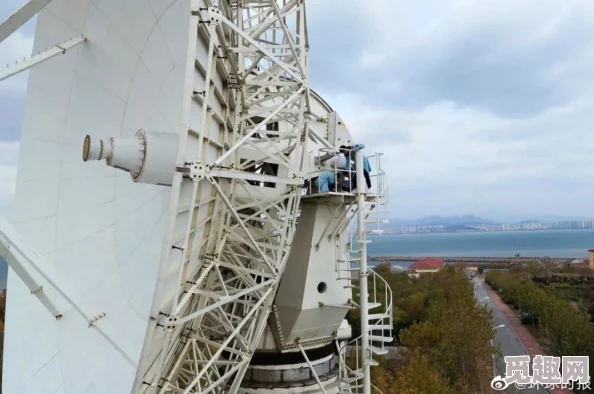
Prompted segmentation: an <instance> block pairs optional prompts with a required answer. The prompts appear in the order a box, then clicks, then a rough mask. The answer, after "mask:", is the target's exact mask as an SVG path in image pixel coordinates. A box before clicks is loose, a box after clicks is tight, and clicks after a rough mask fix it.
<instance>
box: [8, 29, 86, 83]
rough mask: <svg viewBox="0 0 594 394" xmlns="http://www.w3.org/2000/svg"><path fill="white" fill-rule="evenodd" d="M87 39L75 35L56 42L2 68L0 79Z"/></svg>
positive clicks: (19, 71) (41, 61) (52, 56)
mask: <svg viewBox="0 0 594 394" xmlns="http://www.w3.org/2000/svg"><path fill="white" fill-rule="evenodd" d="M86 40H87V39H86V38H85V37H82V36H80V37H75V38H72V39H70V40H68V41H66V42H63V43H60V44H56V45H54V46H53V47H52V48H50V49H48V50H47V51H43V52H41V53H39V54H37V55H35V56H33V57H32V58H30V59H28V60H25V61H24V62H22V63H18V64H16V65H14V66H12V67H10V68H9V69H8V70H4V71H2V72H0V81H2V80H4V79H6V78H10V77H12V76H15V75H17V74H19V73H22V72H23V71H26V70H28V69H30V68H31V67H34V66H36V65H38V64H41V63H43V62H45V61H46V60H50V59H52V58H54V57H56V56H59V55H63V54H65V53H66V52H67V51H68V50H69V49H71V48H74V47H75V46H77V45H78V44H80V43H82V42H85V41H86Z"/></svg>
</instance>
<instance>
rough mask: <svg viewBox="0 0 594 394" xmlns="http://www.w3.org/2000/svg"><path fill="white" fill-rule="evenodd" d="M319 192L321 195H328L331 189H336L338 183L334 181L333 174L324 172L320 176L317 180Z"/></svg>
mask: <svg viewBox="0 0 594 394" xmlns="http://www.w3.org/2000/svg"><path fill="white" fill-rule="evenodd" d="M316 183H317V186H318V190H319V192H320V193H328V192H330V189H331V188H332V189H333V188H335V186H336V182H335V179H334V173H333V172H323V173H321V174H320V176H319V177H318V179H317V180H316Z"/></svg>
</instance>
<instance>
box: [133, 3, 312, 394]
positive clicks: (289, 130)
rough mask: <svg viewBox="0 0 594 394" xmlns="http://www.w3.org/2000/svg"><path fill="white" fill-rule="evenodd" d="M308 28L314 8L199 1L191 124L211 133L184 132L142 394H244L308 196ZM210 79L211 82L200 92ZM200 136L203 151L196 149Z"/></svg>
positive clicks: (189, 94) (189, 87) (140, 381)
mask: <svg viewBox="0 0 594 394" xmlns="http://www.w3.org/2000/svg"><path fill="white" fill-rule="evenodd" d="M305 24H306V21H305V6H304V1H303V0H292V1H289V0H284V1H280V0H279V1H276V0H272V1H266V0H258V1H248V0H244V1H242V0H239V1H237V2H231V1H230V0H226V1H221V2H219V1H212V2H206V3H204V2H203V1H198V0H193V1H192V18H191V24H190V25H191V28H190V30H191V31H190V40H189V46H188V71H187V77H186V93H185V97H184V100H185V105H184V108H183V114H182V116H183V117H184V118H185V122H186V123H185V124H186V125H189V124H190V119H189V118H190V116H191V110H190V106H191V103H192V101H194V102H198V103H200V104H201V111H202V114H201V117H200V120H201V123H202V124H201V127H200V128H199V130H197V132H196V131H193V130H192V129H190V127H185V128H184V127H182V129H181V130H180V138H179V145H178V157H177V167H178V168H177V172H176V174H175V177H174V182H173V185H172V193H171V195H172V197H171V204H170V216H169V229H168V231H167V233H168V234H170V235H169V239H167V240H166V241H165V245H164V249H163V250H164V253H163V256H162V262H161V267H160V273H159V281H158V286H157V290H156V294H155V299H154V303H153V310H152V312H151V318H152V324H151V325H150V326H149V329H148V331H147V336H146V338H145V345H144V348H143V354H142V356H141V360H140V366H139V372H138V374H137V377H136V382H135V389H134V390H135V391H134V392H138V391H140V392H143V393H184V394H189V393H210V392H215V393H220V392H231V393H233V392H236V391H237V389H238V388H239V385H240V383H241V380H242V378H243V376H244V374H245V371H246V369H247V367H248V364H249V362H250V359H251V356H252V354H253V352H254V351H255V350H256V346H257V345H258V343H259V341H260V338H261V336H262V334H263V332H264V329H265V326H266V322H267V319H268V316H269V313H270V309H271V304H272V301H273V298H274V294H275V290H276V287H277V285H278V283H279V281H280V277H281V275H282V272H283V270H284V267H285V264H286V262H287V258H288V256H289V251H290V247H291V241H292V239H293V233H294V229H295V218H296V216H297V210H298V207H299V200H300V196H301V191H302V184H303V176H302V175H301V167H302V162H303V156H304V155H303V152H304V151H305V147H304V145H305V144H306V141H307V140H308V130H309V115H308V114H309V112H310V111H309V87H308V83H307V79H308V64H307V50H308V48H307V38H306V33H307V30H306V26H305ZM199 35H202V36H203V37H206V40H207V41H208V44H209V48H208V61H207V63H206V67H205V70H198V69H197V68H199V67H195V63H196V64H197V60H196V59H197V56H198V54H197V49H196V48H197V45H196V43H197V38H198V36H199ZM214 70H217V71H218V72H219V74H224V75H226V78H227V83H228V87H229V89H228V98H227V100H228V103H229V104H228V108H227V115H228V116H230V115H229V114H230V113H231V109H234V119H223V120H222V123H224V124H225V130H226V131H225V134H226V135H227V136H226V139H227V141H229V143H228V144H227V143H226V144H225V145H226V146H225V148H226V149H224V150H222V151H221V152H222V154H221V155H220V156H219V157H218V158H217V159H216V160H214V161H212V162H209V161H208V160H207V158H206V157H205V154H204V153H203V152H204V151H205V149H203V148H204V146H203V144H205V143H209V142H210V141H209V138H210V137H209V135H208V132H207V131H206V130H209V122H213V121H219V120H217V119H214V116H213V115H212V113H213V110H212V107H213V105H212V104H213V103H212V100H213V98H214V97H216V95H217V94H220V92H218V91H217V87H216V81H215V78H214V73H215V72H214ZM200 71H201V72H202V73H203V74H205V78H204V79H205V81H206V82H205V84H204V85H205V86H204V88H203V90H202V91H199V92H196V91H195V90H196V89H197V86H196V84H195V83H194V82H193V81H194V80H195V78H196V75H197V74H198V73H199V72H200ZM198 89H199V87H198ZM183 122H184V121H182V123H183ZM279 124H280V125H281V126H280V127H279V126H278V125H279ZM273 125H276V126H273ZM263 131H264V132H263ZM196 135H198V143H197V146H196V147H195V149H191V150H189V149H187V148H186V146H187V145H188V144H187V142H188V141H189V140H190V139H192V138H194V137H195V136H196ZM246 152H247V153H246ZM270 168H274V169H275V170H270ZM264 186H268V187H264ZM206 187H211V188H212V189H213V190H214V191H213V198H212V202H213V204H212V205H211V206H210V208H209V209H210V210H209V212H211V213H210V214H209V216H208V217H209V218H210V220H211V225H210V227H209V232H210V235H207V234H205V235H204V238H205V239H206V242H205V244H203V245H194V240H193V238H194V237H193V234H194V231H195V229H196V227H197V226H198V223H197V219H196V218H197V214H198V211H200V210H202V209H204V208H205V207H204V206H203V205H204V203H205V202H204V201H203V200H201V198H200V197H199V196H200V195H203V193H202V189H203V188H206ZM188 194H189V195H191V197H190V198H189V199H188V198H187V195H188ZM180 230H181V231H182V233H185V234H184V235H183V236H181V235H180V237H177V238H176V237H175V236H174V234H176V233H179V232H180ZM198 249H201V250H204V252H201V251H198V254H196V253H195V252H196V251H197V250H198ZM171 267H175V270H172V269H171ZM171 278H173V279H171ZM155 346H157V347H159V348H158V350H157V351H156V352H155V350H154V348H155ZM151 349H152V350H151ZM151 352H152V353H151Z"/></svg>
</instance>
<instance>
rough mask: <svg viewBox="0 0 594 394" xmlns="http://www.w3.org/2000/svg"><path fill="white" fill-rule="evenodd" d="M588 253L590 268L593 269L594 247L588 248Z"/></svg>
mask: <svg viewBox="0 0 594 394" xmlns="http://www.w3.org/2000/svg"><path fill="white" fill-rule="evenodd" d="M588 255H589V257H590V269H594V249H590V250H588Z"/></svg>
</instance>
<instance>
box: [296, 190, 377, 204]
mask: <svg viewBox="0 0 594 394" xmlns="http://www.w3.org/2000/svg"><path fill="white" fill-rule="evenodd" d="M357 197H358V194H356V193H349V192H326V193H313V194H305V195H303V196H301V201H310V202H315V201H321V202H326V201H330V202H336V203H347V204H356V203H357ZM377 198H378V195H377V194H373V193H368V194H366V195H365V201H366V202H372V201H375V200H377Z"/></svg>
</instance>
